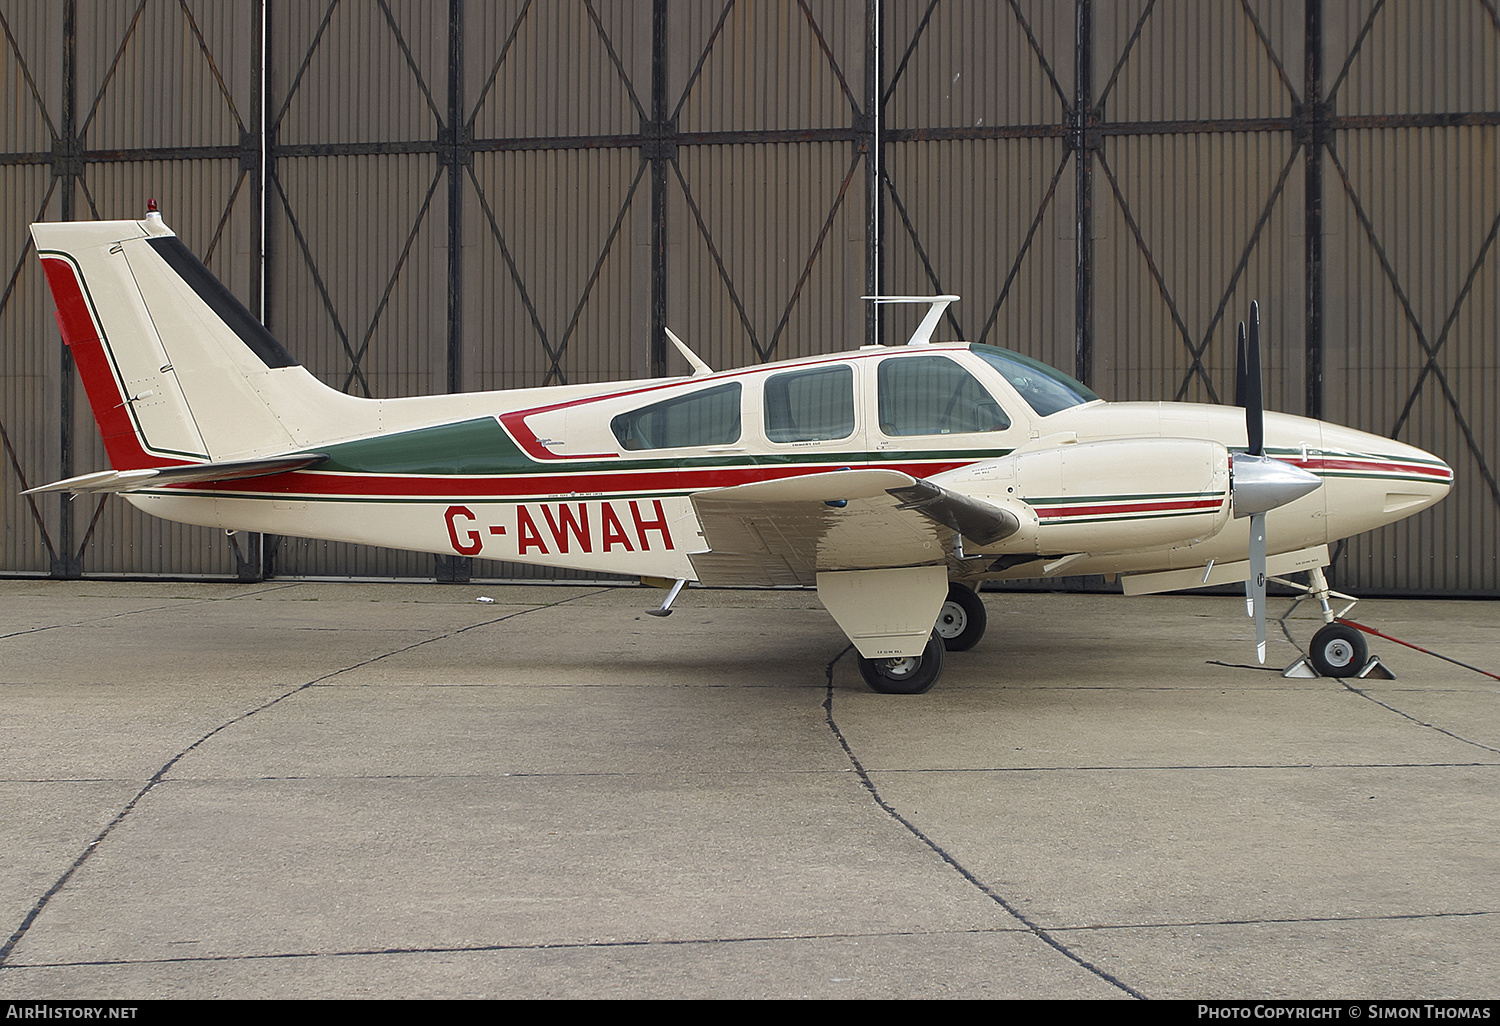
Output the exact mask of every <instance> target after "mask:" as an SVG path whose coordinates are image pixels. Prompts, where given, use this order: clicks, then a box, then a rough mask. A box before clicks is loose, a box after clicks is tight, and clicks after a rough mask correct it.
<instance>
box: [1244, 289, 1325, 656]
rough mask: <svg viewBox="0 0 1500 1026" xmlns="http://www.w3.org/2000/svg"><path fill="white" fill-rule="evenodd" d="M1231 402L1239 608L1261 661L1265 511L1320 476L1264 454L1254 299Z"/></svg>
mask: <svg viewBox="0 0 1500 1026" xmlns="http://www.w3.org/2000/svg"><path fill="white" fill-rule="evenodd" d="M1234 402H1235V405H1236V406H1243V407H1244V408H1245V441H1246V444H1245V451H1244V452H1243V453H1236V454H1235V456H1234V463H1233V466H1232V469H1231V484H1230V497H1231V501H1232V502H1233V504H1234V515H1235V517H1236V518H1240V517H1249V518H1250V576H1249V578H1248V579H1246V581H1245V611H1246V613H1248V614H1249V615H1251V616H1253V617H1255V655H1256V658H1257V659H1259V660H1260V661H1261V662H1262V663H1264V662H1265V661H1266V513H1267V512H1268V511H1270V510H1273V509H1275V508H1276V507H1277V506H1283V505H1285V504H1287V503H1288V502H1293V501H1295V500H1297V499H1300V498H1301V497H1302V496H1304V495H1306V494H1307V493H1308V492H1311V491H1313V490H1314V489H1316V488H1318V487H1319V486H1320V485H1321V484H1322V483H1323V482H1322V481H1321V480H1320V479H1319V478H1318V477H1316V476H1314V475H1312V474H1309V473H1308V472H1307V471H1305V470H1303V469H1302V468H1301V467H1294V466H1292V465H1291V464H1290V463H1283V462H1282V461H1281V460H1278V459H1275V458H1274V457H1271V456H1267V455H1266V451H1265V449H1266V417H1265V402H1264V399H1263V397H1262V394H1261V377H1260V304H1259V303H1255V302H1252V303H1251V304H1250V326H1249V330H1248V332H1247V330H1246V327H1245V323H1244V322H1243V321H1241V322H1240V326H1239V330H1238V332H1236V336H1235V368H1234Z"/></svg>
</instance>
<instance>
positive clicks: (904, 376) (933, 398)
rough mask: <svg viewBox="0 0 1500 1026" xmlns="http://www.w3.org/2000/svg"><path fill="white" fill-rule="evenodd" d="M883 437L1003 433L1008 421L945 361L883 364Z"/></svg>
mask: <svg viewBox="0 0 1500 1026" xmlns="http://www.w3.org/2000/svg"><path fill="white" fill-rule="evenodd" d="M877 381H878V383H879V389H880V430H881V432H882V433H884V434H886V435H893V436H900V435H956V434H968V433H973V432H980V431H1004V430H1005V429H1006V428H1008V427H1010V418H1009V417H1008V416H1006V414H1005V411H1004V410H1002V409H1001V408H1000V404H999V403H997V402H995V399H994V397H993V396H991V395H990V394H989V392H987V391H985V388H984V386H983V385H981V384H980V383H979V381H978V379H976V378H975V377H974V375H972V374H970V373H969V372H968V371H966V370H964V369H963V368H962V367H960V366H959V365H958V364H957V363H955V362H954V361H953V360H950V359H948V358H947V357H946V356H901V357H896V358H893V359H888V360H883V361H881V364H880V371H879V374H878V375H877Z"/></svg>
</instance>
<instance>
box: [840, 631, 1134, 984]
mask: <svg viewBox="0 0 1500 1026" xmlns="http://www.w3.org/2000/svg"><path fill="white" fill-rule="evenodd" d="M853 650H854V646H853V645H849V646H847V647H845V648H844V649H843V650H842V651H841V652H839V653H838V655H836V656H834V657H833V659H831V660H830V661H829V663H828V666H827V667H826V668H825V670H824V672H825V674H826V675H827V678H828V684H827V689H826V691H825V694H824V698H823V716H824V721H825V722H826V723H827V724H828V729H829V730H830V731H831V732H832V733H833V736H834V739H835V740H836V741H838V743H839V747H840V748H842V749H843V750H844V755H845V757H846V758H847V759H848V760H849V763H850V765H851V766H852V767H853V768H854V773H855V776H856V777H858V778H859V782H860V785H861V786H862V787H863V788H864V789H865V791H866V792H867V793H868V794H869V795H870V797H871V799H872V800H873V801H874V802H875V804H876V805H877V806H879V807H880V809H881V811H883V812H884V813H885V814H886V815H887V816H889V817H890V818H891V819H893V820H895V821H896V822H897V823H899V824H900V825H901V826H902V827H904V828H905V829H906V830H907V832H908V833H910V834H911V835H912V836H913V837H915V838H916V839H917V840H919V841H921V842H922V843H923V844H924V845H926V846H927V847H928V848H929V849H930V850H931V851H932V853H933V854H935V855H936V856H937V857H938V858H940V859H942V860H943V861H944V862H946V863H947V864H948V866H949V867H950V868H951V869H953V871H954V872H956V873H958V875H959V876H961V877H963V879H964V880H966V881H967V882H968V883H969V884H970V885H971V886H973V887H974V888H975V889H976V890H978V891H979V893H981V894H983V895H984V896H985V897H987V898H989V899H990V900H991V901H993V902H994V903H995V904H997V905H999V906H1000V907H1001V908H1003V909H1004V910H1005V911H1006V912H1007V913H1008V914H1009V915H1010V916H1011V918H1013V919H1015V920H1016V922H1018V923H1020V924H1021V925H1022V926H1023V927H1025V929H1026V931H1027V932H1028V933H1030V934H1031V935H1032V936H1033V937H1035V938H1037V939H1038V940H1040V941H1041V942H1042V943H1043V944H1046V945H1047V946H1048V947H1050V948H1052V949H1053V950H1054V951H1056V952H1057V953H1058V954H1060V955H1062V956H1063V957H1064V958H1066V959H1068V960H1069V961H1070V962H1072V963H1074V964H1075V965H1077V966H1079V967H1080V968H1082V969H1084V970H1085V971H1087V972H1089V973H1091V974H1093V975H1094V976H1096V977H1098V978H1099V979H1101V980H1103V981H1104V982H1105V983H1108V984H1109V985H1110V986H1112V987H1116V988H1118V989H1119V990H1121V991H1123V992H1125V993H1126V994H1129V995H1130V996H1131V997H1133V998H1139V999H1141V1000H1145V999H1146V995H1145V994H1142V993H1141V992H1140V991H1138V990H1136V989H1135V988H1134V987H1132V986H1130V984H1128V983H1126V982H1125V981H1124V980H1121V979H1119V978H1118V977H1116V976H1114V975H1113V974H1111V973H1109V972H1107V971H1106V970H1104V969H1102V968H1100V967H1099V966H1097V965H1095V964H1094V963H1092V962H1090V961H1089V960H1088V959H1086V958H1084V957H1083V956H1082V955H1080V954H1078V953H1077V952H1075V951H1073V950H1072V949H1071V948H1069V947H1068V946H1067V945H1065V944H1063V943H1062V942H1061V941H1059V940H1058V939H1057V938H1056V937H1053V936H1052V934H1051V933H1050V932H1049V931H1048V930H1047V929H1046V928H1044V927H1042V926H1041V925H1039V924H1037V923H1035V922H1032V920H1031V919H1030V918H1029V917H1027V916H1026V914H1025V913H1023V912H1022V911H1021V910H1020V909H1019V908H1017V907H1016V906H1015V905H1013V904H1011V902H1009V901H1007V900H1006V899H1005V897H1004V895H1002V894H1000V893H999V892H998V891H996V890H994V889H993V888H992V887H990V886H989V884H987V883H985V882H984V881H983V880H981V879H979V877H978V876H976V875H975V874H974V873H973V872H971V871H970V870H969V869H968V868H967V867H965V866H964V865H963V863H961V862H959V861H958V859H957V858H955V857H954V856H953V855H952V854H950V853H949V852H948V851H946V850H944V848H943V847H942V845H940V844H938V843H937V842H936V841H934V840H933V839H932V838H931V837H929V836H927V834H925V833H923V832H922V830H921V828H920V827H918V826H917V825H916V824H915V823H913V822H912V821H911V820H909V819H907V818H906V817H905V816H903V815H901V813H899V812H897V811H896V808H895V806H893V805H891V803H890V802H888V801H886V800H885V798H884V797H882V796H881V794H880V789H879V788H877V787H876V786H875V781H874V780H872V779H870V774H869V773H868V772H867V771H866V770H865V767H864V764H863V763H862V762H860V761H859V757H858V756H857V755H855V754H854V749H853V747H852V746H851V745H850V744H849V739H848V738H846V737H845V736H844V732H843V731H842V730H840V729H839V725H838V723H837V722H836V721H835V720H834V718H833V668H834V666H835V665H837V664H838V661H839V660H840V659H842V658H843V657H844V656H846V655H848V654H849V653H850V652H852V651H853Z"/></svg>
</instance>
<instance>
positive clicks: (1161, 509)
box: [1036, 497, 1224, 520]
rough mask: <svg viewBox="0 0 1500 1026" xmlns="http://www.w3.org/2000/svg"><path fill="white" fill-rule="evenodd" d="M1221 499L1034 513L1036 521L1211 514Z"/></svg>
mask: <svg viewBox="0 0 1500 1026" xmlns="http://www.w3.org/2000/svg"><path fill="white" fill-rule="evenodd" d="M1223 502H1224V500H1223V498H1222V497H1215V498H1212V499H1181V500H1177V501H1174V502H1141V501H1131V500H1124V501H1121V502H1115V503H1084V504H1080V505H1077V506H1042V507H1039V508H1038V509H1037V511H1036V513H1037V517H1038V519H1041V520H1050V519H1054V518H1057V517H1079V516H1096V517H1097V516H1108V515H1110V514H1113V513H1137V514H1144V513H1171V512H1177V511H1181V510H1190V511H1196V512H1200V513H1212V512H1214V511H1215V510H1217V509H1218V508H1219V507H1220V506H1221V505H1223Z"/></svg>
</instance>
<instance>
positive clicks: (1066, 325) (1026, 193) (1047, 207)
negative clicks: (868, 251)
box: [884, 139, 1075, 371]
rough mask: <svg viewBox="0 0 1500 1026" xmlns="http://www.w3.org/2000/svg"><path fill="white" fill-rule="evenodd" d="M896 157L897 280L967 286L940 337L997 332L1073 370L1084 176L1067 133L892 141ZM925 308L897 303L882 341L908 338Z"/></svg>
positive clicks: (922, 285) (1001, 341)
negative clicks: (1079, 175) (903, 312)
mask: <svg viewBox="0 0 1500 1026" xmlns="http://www.w3.org/2000/svg"><path fill="white" fill-rule="evenodd" d="M888 159H889V163H888V168H889V173H890V178H891V190H892V193H891V201H890V210H889V213H888V217H887V221H888V227H887V235H886V238H887V249H886V253H887V263H886V274H887V279H888V281H889V283H890V284H889V286H888V291H891V292H894V293H898V294H901V293H907V294H916V295H926V294H931V293H933V292H942V293H954V294H957V295H959V296H962V297H963V301H962V302H961V303H958V304H955V305H954V306H951V307H949V312H950V314H951V316H950V317H949V318H948V319H947V320H945V322H944V323H943V324H942V326H941V327H940V328H939V330H938V331H937V333H936V334H935V336H934V337H935V338H938V339H948V338H954V339H963V340H967V341H971V342H988V343H991V344H993V345H998V346H1004V347H1006V348H1008V349H1014V350H1016V351H1018V352H1023V353H1026V354H1027V355H1028V356H1033V357H1036V358H1037V359H1039V360H1042V361H1044V362H1046V363H1050V364H1053V365H1054V366H1058V367H1061V368H1063V369H1065V370H1068V371H1071V370H1072V365H1073V289H1074V277H1073V273H1072V263H1073V249H1074V244H1073V240H1072V237H1071V236H1072V234H1073V229H1072V223H1073V195H1074V182H1075V178H1074V176H1073V174H1072V162H1071V158H1070V157H1069V156H1068V153H1067V151H1066V149H1065V148H1064V147H1063V145H1062V143H1061V142H1060V141H1059V140H1057V139H988V140H976V141H964V142H910V143H902V144H899V145H893V146H891V147H890V150H889V158H888ZM929 268H930V271H929ZM934 276H935V277H936V280H934ZM1002 290H1004V291H1003V301H1002ZM916 313H917V312H913V316H911V317H906V318H902V317H901V316H900V314H899V312H897V311H890V312H889V314H888V316H887V317H886V318H885V324H886V329H885V332H884V334H885V342H886V343H887V344H900V343H901V342H902V341H903V340H904V339H905V337H906V336H907V334H909V333H910V331H911V329H912V328H914V327H915V315H916ZM908 322H910V323H908Z"/></svg>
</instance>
